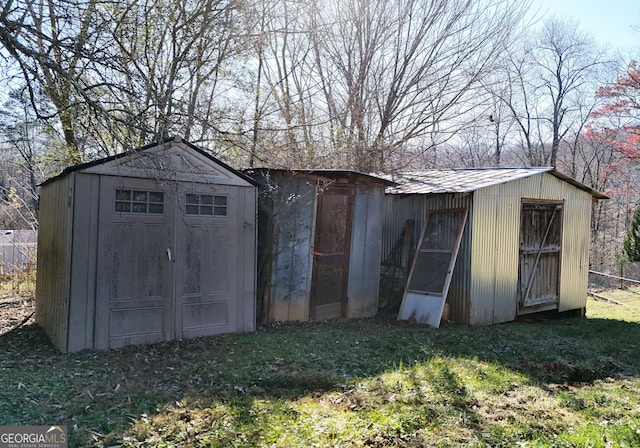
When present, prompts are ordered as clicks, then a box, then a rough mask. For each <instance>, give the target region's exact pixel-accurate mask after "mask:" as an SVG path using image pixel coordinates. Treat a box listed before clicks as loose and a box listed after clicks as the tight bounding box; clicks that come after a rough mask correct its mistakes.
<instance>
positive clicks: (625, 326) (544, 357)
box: [0, 319, 640, 446]
mask: <svg viewBox="0 0 640 448" xmlns="http://www.w3.org/2000/svg"><path fill="white" fill-rule="evenodd" d="M637 341H640V325H638V324H637V323H632V322H625V321H619V320H607V319H566V320H565V319H563V320H549V321H546V322H512V323H508V324H502V325H495V326H491V327H465V326H457V325H451V326H445V327H442V328H440V329H432V328H428V327H424V326H417V325H410V324H407V323H403V322H397V321H395V320H389V319H372V320H352V321H344V320H339V321H332V322H319V323H302V324H286V325H273V326H268V327H264V328H262V329H261V330H259V331H257V332H255V333H247V334H236V335H220V336H216V337H210V338H200V339H194V340H187V341H174V342H170V343H162V344H156V345H151V346H137V347H127V348H124V349H120V350H110V351H104V352H88V351H85V352H80V353H72V354H62V353H59V352H58V351H57V350H56V349H55V348H54V347H53V346H52V345H51V344H50V343H49V341H48V339H47V337H46V336H45V335H44V333H43V332H42V330H41V329H40V328H39V327H37V326H36V325H28V326H25V327H21V328H19V329H16V330H14V331H10V332H8V333H6V334H3V335H1V336H0V357H1V358H0V370H1V371H2V376H1V378H0V421H2V422H3V424H23V425H26V424H66V425H67V426H68V427H69V428H70V446H92V445H93V446H99V445H106V446H108V445H114V444H117V443H121V442H122V440H123V439H122V438H123V434H125V432H127V433H129V434H130V437H132V439H131V441H130V444H131V445H133V446H136V443H137V442H136V441H135V439H136V437H140V438H141V439H145V440H153V437H158V439H157V440H158V441H160V440H167V439H169V440H171V439H172V438H173V440H191V439H188V437H196V435H197V434H196V435H193V434H191V435H189V428H202V427H210V428H213V427H215V428H216V429H215V431H213V430H212V431H213V432H211V434H209V435H208V437H211V441H209V443H210V444H213V445H214V446H225V443H227V445H228V446H231V445H232V443H231V441H236V442H237V441H238V440H239V438H240V439H242V440H240V441H241V442H242V443H244V444H245V446H252V445H256V444H258V441H259V440H262V441H263V442H264V440H263V437H265V435H264V434H263V432H262V428H264V427H265V425H268V426H270V427H277V422H276V421H275V420H277V419H278V418H280V417H278V415H280V416H282V415H289V414H290V418H291V419H292V421H293V420H295V419H299V418H303V417H301V416H297V415H295V412H297V411H295V410H294V409H292V408H290V405H289V402H290V401H291V400H299V399H304V398H305V397H311V398H314V397H315V398H317V397H323V396H325V395H326V396H330V397H333V396H334V395H335V396H336V397H338V398H336V399H335V400H336V402H339V400H340V399H342V398H344V399H345V400H346V401H345V403H347V404H348V406H349V408H348V409H352V408H351V406H354V408H353V409H358V407H359V406H370V407H372V409H373V408H374V407H375V406H380V407H383V406H386V405H388V403H386V402H385V403H377V404H376V403H375V402H374V403H369V404H362V403H360V402H359V401H358V400H357V394H354V393H352V392H350V393H348V394H347V393H346V392H345V391H349V390H351V389H352V388H353V387H354V384H356V383H358V382H360V381H362V380H365V379H376V378H378V377H382V376H383V375H385V374H387V373H389V372H394V371H398V370H403V369H405V370H406V369H410V368H411V366H415V365H419V364H420V363H426V362H433V360H434V359H435V360H438V359H449V358H455V359H467V360H472V361H478V362H483V363H491V364H496V365H499V366H501V367H503V368H505V369H508V370H510V371H513V372H517V373H518V374H522V375H525V376H526V377H527V378H528V380H529V381H530V383H531V384H536V385H539V386H540V387H543V388H545V387H546V388H547V389H548V387H547V386H549V385H551V384H560V383H563V384H574V383H583V382H592V381H595V380H600V379H606V378H609V377H616V376H627V377H637V376H638V375H639V373H640V362H638V360H640V347H639V346H638V342H637ZM408 372H409V373H411V371H410V370H409V371H408ZM430 375H432V376H430V377H428V378H416V377H413V378H412V377H411V375H409V378H411V380H410V381H412V383H413V384H412V385H411V386H406V387H413V388H415V391H414V392H411V393H410V394H409V395H410V396H414V395H415V396H417V397H421V396H424V394H431V396H433V397H436V398H434V399H433V400H434V402H433V403H430V404H427V403H423V404H422V405H421V406H422V408H421V409H420V412H419V413H418V416H417V417H415V418H414V419H413V420H408V421H406V422H404V423H402V424H401V425H400V424H399V426H398V428H396V429H394V431H395V432H394V433H393V434H395V435H393V436H389V434H386V433H385V434H383V435H380V437H383V440H382V441H380V440H378V442H379V443H378V442H376V443H378V445H379V446H384V445H385V444H388V445H394V444H395V445H398V444H400V442H399V441H398V440H396V439H394V437H401V436H402V434H403V431H404V432H406V431H411V430H414V429H416V428H419V427H425V426H429V425H430V424H436V423H435V420H437V419H438V418H441V414H440V413H439V412H440V410H439V409H438V403H440V405H442V406H445V405H446V406H447V407H448V408H454V409H457V410H458V411H459V413H460V415H464V418H465V419H466V421H467V424H468V425H469V427H471V428H478V427H479V426H480V419H479V417H478V416H477V415H476V413H475V411H474V406H475V403H474V401H473V398H472V397H471V396H470V395H469V394H468V391H467V390H466V386H465V380H464V379H463V378H460V377H459V375H458V374H457V373H455V372H453V371H451V369H450V368H449V367H448V366H447V364H446V363H440V364H438V362H436V363H434V365H433V367H432V373H431V374H430ZM425 384H428V385H429V387H430V388H431V389H430V390H428V391H427V390H424V387H425ZM371 387H372V386H371ZM384 387H385V388H389V387H391V386H389V385H385V386H384ZM394 387H395V386H394ZM383 392H384V395H385V396H388V395H392V392H390V391H389V390H387V389H384V391H383ZM340 394H343V395H340ZM420 394H422V395H420ZM354 397H355V398H354ZM363 400H365V399H363ZM267 402H268V403H269V404H268V405H267V404H265V403H267ZM340 403H342V402H340ZM334 404H335V403H334ZM409 404H410V403H408V405H409ZM345 406H346V404H345ZM371 412H373V411H371ZM287 413H289V414H287ZM274 419H275V420H274ZM194 421H197V422H198V424H197V425H195V424H194V423H193V422H194ZM280 423H281V424H282V425H283V426H286V424H287V423H286V422H280ZM190 425H191V426H190ZM193 431H197V429H193ZM478 432H480V429H478ZM154 434H155V436H154ZM184 437H187V439H184ZM180 438H183V439H180ZM199 440H200V441H201V442H202V443H203V445H204V444H206V443H205V442H206V440H204V439H202V438H200V439H199ZM214 442H215V443H214ZM236 442H234V443H236ZM267 442H268V441H267ZM267 442H265V443H267ZM374 442H375V441H372V444H373V445H375V443H374ZM175 443H176V444H177V446H180V443H178V442H175ZM242 443H240V444H242ZM215 444H217V445H215ZM236 444H237V443H236ZM140 445H141V446H152V445H153V443H152V442H149V443H148V444H146V445H145V444H144V443H142V442H141V443H140ZM155 445H156V446H159V444H158V443H155Z"/></svg>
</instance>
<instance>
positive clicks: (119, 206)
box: [116, 202, 131, 213]
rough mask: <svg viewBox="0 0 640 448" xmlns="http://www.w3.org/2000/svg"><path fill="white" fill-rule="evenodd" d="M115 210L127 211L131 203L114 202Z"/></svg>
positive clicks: (129, 209)
mask: <svg viewBox="0 0 640 448" xmlns="http://www.w3.org/2000/svg"><path fill="white" fill-rule="evenodd" d="M116 211H117V212H121V213H129V212H130V211H131V204H130V203H128V202H116Z"/></svg>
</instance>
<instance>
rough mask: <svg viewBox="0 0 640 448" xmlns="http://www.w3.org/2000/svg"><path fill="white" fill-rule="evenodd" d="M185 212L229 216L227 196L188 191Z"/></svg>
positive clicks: (198, 214) (196, 214)
mask: <svg viewBox="0 0 640 448" xmlns="http://www.w3.org/2000/svg"><path fill="white" fill-rule="evenodd" d="M185 204H186V208H185V213H186V214H187V215H192V216H193V215H195V216H217V217H224V216H227V197H226V196H222V195H215V194H194V193H187V196H186V201H185Z"/></svg>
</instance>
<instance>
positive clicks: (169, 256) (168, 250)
mask: <svg viewBox="0 0 640 448" xmlns="http://www.w3.org/2000/svg"><path fill="white" fill-rule="evenodd" d="M167 258H168V259H169V261H173V258H172V257H171V248H170V247H167Z"/></svg>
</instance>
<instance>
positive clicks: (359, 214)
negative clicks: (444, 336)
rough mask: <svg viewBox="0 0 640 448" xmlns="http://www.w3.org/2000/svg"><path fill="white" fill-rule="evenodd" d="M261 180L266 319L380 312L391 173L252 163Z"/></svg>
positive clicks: (261, 290)
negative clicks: (384, 223)
mask: <svg viewBox="0 0 640 448" xmlns="http://www.w3.org/2000/svg"><path fill="white" fill-rule="evenodd" d="M248 173H250V174H251V176H252V177H253V178H254V179H255V180H256V181H258V182H259V183H260V185H261V189H260V190H261V193H260V199H259V204H260V205H259V227H260V229H259V256H258V259H259V263H258V264H259V269H258V272H259V274H258V279H259V280H258V284H259V287H258V310H259V313H258V314H259V316H260V319H261V320H262V321H266V322H273V321H307V320H310V319H311V320H324V319H332V318H338V317H347V318H356V317H371V316H375V315H376V313H377V311H378V292H379V290H378V283H379V276H380V253H381V247H382V246H381V242H382V202H383V199H384V191H385V188H386V187H387V186H390V185H393V183H392V182H389V181H387V180H384V179H381V178H378V177H375V176H370V175H367V174H363V173H358V172H355V171H345V170H285V169H266V168H265V169H253V170H250V171H248Z"/></svg>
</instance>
